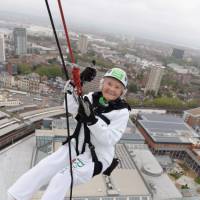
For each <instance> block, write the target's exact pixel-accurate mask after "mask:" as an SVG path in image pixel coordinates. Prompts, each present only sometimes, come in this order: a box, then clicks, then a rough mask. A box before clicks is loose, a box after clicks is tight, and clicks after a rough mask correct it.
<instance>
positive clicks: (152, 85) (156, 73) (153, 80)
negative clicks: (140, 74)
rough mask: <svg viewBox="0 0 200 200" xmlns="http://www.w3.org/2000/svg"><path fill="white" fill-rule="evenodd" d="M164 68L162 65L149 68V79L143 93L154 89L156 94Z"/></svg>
mask: <svg viewBox="0 0 200 200" xmlns="http://www.w3.org/2000/svg"><path fill="white" fill-rule="evenodd" d="M164 69H165V67H163V66H155V67H152V68H151V72H150V74H149V79H148V82H147V84H146V87H145V90H144V93H145V94H147V92H148V91H154V92H155V95H157V93H158V90H159V88H160V82H161V80H162V77H163V74H164Z"/></svg>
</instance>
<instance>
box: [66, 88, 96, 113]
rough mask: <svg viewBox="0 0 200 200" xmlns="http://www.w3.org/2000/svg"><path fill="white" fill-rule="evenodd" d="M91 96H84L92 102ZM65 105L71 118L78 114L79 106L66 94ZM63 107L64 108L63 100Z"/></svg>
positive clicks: (70, 95)
mask: <svg viewBox="0 0 200 200" xmlns="http://www.w3.org/2000/svg"><path fill="white" fill-rule="evenodd" d="M92 94H93V93H92V92H90V93H89V94H87V95H84V96H88V98H89V100H90V101H92ZM67 104H68V112H69V113H71V114H72V115H73V117H75V116H76V115H77V113H78V107H79V104H78V102H77V100H76V99H75V97H74V95H73V94H67ZM63 106H64V108H65V100H64V103H63Z"/></svg>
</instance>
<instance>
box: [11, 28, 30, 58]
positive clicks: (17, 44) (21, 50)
mask: <svg viewBox="0 0 200 200" xmlns="http://www.w3.org/2000/svg"><path fill="white" fill-rule="evenodd" d="M13 37H14V48H15V54H16V55H19V56H20V55H25V54H26V53H27V34H26V29H25V28H15V29H14V31H13Z"/></svg>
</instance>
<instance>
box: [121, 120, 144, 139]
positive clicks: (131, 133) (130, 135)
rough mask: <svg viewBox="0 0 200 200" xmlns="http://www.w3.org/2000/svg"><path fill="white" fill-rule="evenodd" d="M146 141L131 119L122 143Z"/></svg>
mask: <svg viewBox="0 0 200 200" xmlns="http://www.w3.org/2000/svg"><path fill="white" fill-rule="evenodd" d="M144 141H145V139H144V137H143V136H142V135H141V133H140V132H139V130H138V129H137V127H136V126H135V124H133V122H132V121H131V119H129V120H128V124H127V127H126V130H125V132H124V133H123V135H122V138H121V139H120V143H144Z"/></svg>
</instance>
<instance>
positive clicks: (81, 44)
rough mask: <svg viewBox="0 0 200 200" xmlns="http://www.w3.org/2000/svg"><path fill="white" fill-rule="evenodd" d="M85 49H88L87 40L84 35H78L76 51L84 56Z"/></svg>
mask: <svg viewBox="0 0 200 200" xmlns="http://www.w3.org/2000/svg"><path fill="white" fill-rule="evenodd" d="M87 47H88V38H87V36H86V35H80V36H79V40H78V50H79V51H80V52H81V53H82V54H85V53H87Z"/></svg>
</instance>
